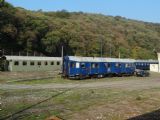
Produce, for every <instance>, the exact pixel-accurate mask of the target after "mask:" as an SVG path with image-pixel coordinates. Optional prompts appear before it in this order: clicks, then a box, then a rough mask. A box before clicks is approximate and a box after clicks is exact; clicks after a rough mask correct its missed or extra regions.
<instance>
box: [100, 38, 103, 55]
mask: <svg viewBox="0 0 160 120" xmlns="http://www.w3.org/2000/svg"><path fill="white" fill-rule="evenodd" d="M100 53H101V58H102V56H103V40H102V39H101V52H100Z"/></svg>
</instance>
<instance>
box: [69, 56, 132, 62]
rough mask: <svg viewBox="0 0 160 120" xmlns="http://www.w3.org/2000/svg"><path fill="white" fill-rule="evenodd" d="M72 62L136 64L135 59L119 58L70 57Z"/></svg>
mask: <svg viewBox="0 0 160 120" xmlns="http://www.w3.org/2000/svg"><path fill="white" fill-rule="evenodd" d="M68 57H69V60H71V61H78V62H128V63H130V62H135V60H134V59H119V58H101V57H80V56H68Z"/></svg>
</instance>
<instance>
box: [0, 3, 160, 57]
mask: <svg viewBox="0 0 160 120" xmlns="http://www.w3.org/2000/svg"><path fill="white" fill-rule="evenodd" d="M101 42H102V44H103V46H102V47H103V56H104V57H110V55H111V56H112V57H118V55H119V52H120V53H121V57H122V58H128V57H129V58H136V59H155V58H156V55H155V53H154V52H155V51H160V47H159V46H160V24H154V23H146V22H142V21H136V20H129V19H126V18H123V17H120V16H116V17H112V16H104V15H100V14H87V13H82V12H75V13H69V12H67V11H65V10H62V11H57V12H43V11H41V10H39V11H28V10H25V9H23V8H15V7H13V6H12V5H10V4H9V3H3V4H2V3H1V4H0V49H5V50H7V51H14V52H19V51H22V52H26V51H28V52H33V51H36V52H38V53H42V54H44V55H47V56H60V55H61V46H62V45H63V46H64V54H65V55H81V56H100V49H101Z"/></svg>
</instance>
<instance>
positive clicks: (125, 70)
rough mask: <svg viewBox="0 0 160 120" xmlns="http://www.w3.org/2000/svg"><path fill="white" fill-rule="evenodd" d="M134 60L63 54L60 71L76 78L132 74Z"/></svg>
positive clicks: (66, 75)
mask: <svg viewBox="0 0 160 120" xmlns="http://www.w3.org/2000/svg"><path fill="white" fill-rule="evenodd" d="M134 62H135V60H134V59H118V58H98V57H76V56H65V57H64V58H63V71H62V72H63V76H64V77H67V78H76V79H83V78H90V77H97V78H101V77H105V76H108V75H115V76H122V75H133V74H134V71H135V64H134Z"/></svg>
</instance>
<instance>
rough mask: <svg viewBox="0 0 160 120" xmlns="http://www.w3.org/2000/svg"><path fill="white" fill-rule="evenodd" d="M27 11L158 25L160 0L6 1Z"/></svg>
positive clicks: (159, 20)
mask: <svg viewBox="0 0 160 120" xmlns="http://www.w3.org/2000/svg"><path fill="white" fill-rule="evenodd" d="M6 1H7V2H9V3H11V4H12V5H14V6H16V7H23V8H25V9H28V10H39V9H42V10H43V11H58V10H67V11H70V12H79V11H82V12H87V13H100V14H104V15H111V16H122V17H126V18H129V19H135V20H142V21H146V22H154V23H160V0H6Z"/></svg>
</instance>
